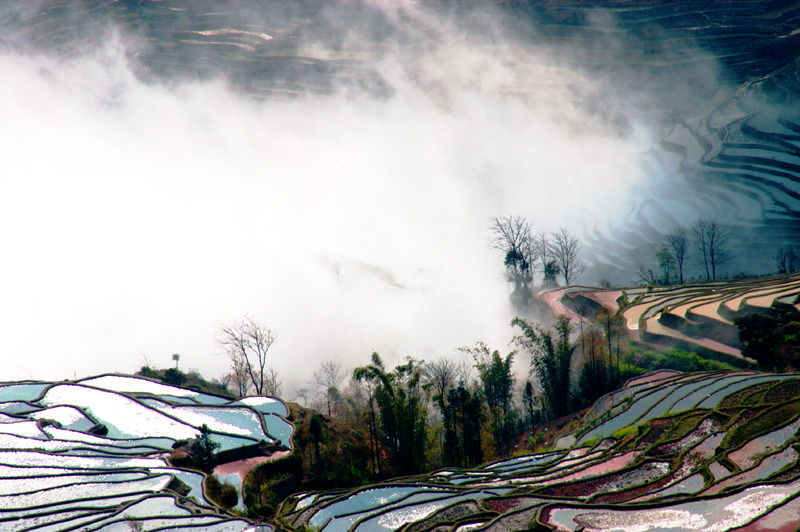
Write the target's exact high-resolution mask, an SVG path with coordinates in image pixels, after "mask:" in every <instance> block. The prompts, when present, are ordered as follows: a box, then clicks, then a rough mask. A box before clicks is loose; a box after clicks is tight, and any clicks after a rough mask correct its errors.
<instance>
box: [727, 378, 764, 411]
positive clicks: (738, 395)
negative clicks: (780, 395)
mask: <svg viewBox="0 0 800 532" xmlns="http://www.w3.org/2000/svg"><path fill="white" fill-rule="evenodd" d="M774 384H775V383H773V382H762V383H761V384H756V385H754V386H749V387H747V388H744V389H742V390H738V391H736V392H734V393H732V394H730V395H728V396H726V397H725V398H724V399H723V400H722V401H720V402H719V406H718V407H717V408H719V409H721V410H724V409H727V408H737V407H740V406H745V405H757V404H759V403H761V402H762V401H763V399H764V391H765V390H768V389H769V388H771V387H772V386H774Z"/></svg>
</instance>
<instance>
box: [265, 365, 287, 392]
mask: <svg viewBox="0 0 800 532" xmlns="http://www.w3.org/2000/svg"><path fill="white" fill-rule="evenodd" d="M263 394H264V395H269V396H271V397H280V396H281V395H283V380H282V379H281V378H280V376H279V375H278V371H277V370H276V369H275V368H273V367H272V366H267V367H266V368H265V369H264V390H263Z"/></svg>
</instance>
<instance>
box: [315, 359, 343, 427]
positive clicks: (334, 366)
mask: <svg viewBox="0 0 800 532" xmlns="http://www.w3.org/2000/svg"><path fill="white" fill-rule="evenodd" d="M345 377H347V372H346V371H345V370H344V367H342V365H341V363H339V362H336V361H334V360H326V361H324V362H323V363H322V364H320V366H319V369H317V371H315V372H314V373H313V374H312V376H311V384H313V385H315V386H317V388H318V389H319V390H320V392H321V393H322V395H323V396H324V397H325V403H326V405H327V408H328V418H330V417H331V413H332V406H333V405H332V403H333V399H334V395H336V394H337V392H338V390H339V386H341V384H342V381H343V380H344V379H345Z"/></svg>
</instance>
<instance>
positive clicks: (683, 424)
mask: <svg viewBox="0 0 800 532" xmlns="http://www.w3.org/2000/svg"><path fill="white" fill-rule="evenodd" d="M705 417H706V413H705V412H684V413H681V414H678V415H677V416H674V418H673V419H674V421H673V423H672V424H671V426H670V428H669V430H668V431H665V432H664V433H663V435H662V436H661V438H659V440H658V443H659V444H662V443H666V442H670V441H677V440H680V439H681V438H683V437H684V436H686V435H687V434H689V433H690V432H692V431H693V430H694V429H696V428H697V426H698V425H699V424H700V422H701V421H702V420H703V419H704V418H705Z"/></svg>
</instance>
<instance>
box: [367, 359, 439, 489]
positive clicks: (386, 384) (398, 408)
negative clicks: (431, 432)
mask: <svg viewBox="0 0 800 532" xmlns="http://www.w3.org/2000/svg"><path fill="white" fill-rule="evenodd" d="M353 378H354V379H355V380H357V381H362V380H367V381H371V382H374V383H375V384H376V388H375V400H376V402H377V404H378V409H379V410H380V421H381V423H380V425H381V436H382V439H383V441H384V444H385V445H386V447H387V449H388V450H389V454H390V456H391V458H392V464H393V466H394V469H395V473H397V474H400V475H409V474H413V473H419V472H421V471H423V470H424V468H425V450H426V449H425V444H426V442H427V435H428V432H427V405H426V403H425V398H424V396H423V393H422V383H421V378H422V369H421V366H420V364H419V363H418V362H417V361H416V360H414V359H412V358H408V359H406V363H405V364H401V365H399V366H397V367H396V368H395V369H394V371H392V372H391V373H388V372H386V370H385V368H384V365H383V361H382V360H381V357H380V355H378V353H373V354H372V361H371V363H370V364H369V365H367V366H362V367H357V368H355V370H354V371H353Z"/></svg>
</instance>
